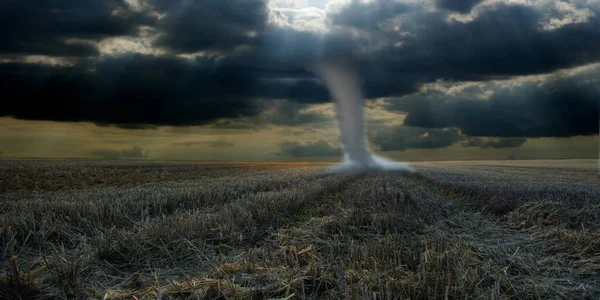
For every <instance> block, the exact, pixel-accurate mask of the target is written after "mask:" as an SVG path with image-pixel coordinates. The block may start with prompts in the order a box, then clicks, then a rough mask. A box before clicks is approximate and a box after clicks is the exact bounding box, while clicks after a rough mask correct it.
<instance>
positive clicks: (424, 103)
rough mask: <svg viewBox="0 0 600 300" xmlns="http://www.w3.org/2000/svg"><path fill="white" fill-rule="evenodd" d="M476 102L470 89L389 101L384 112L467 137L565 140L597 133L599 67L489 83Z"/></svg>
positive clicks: (426, 93) (409, 122)
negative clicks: (454, 130)
mask: <svg viewBox="0 0 600 300" xmlns="http://www.w3.org/2000/svg"><path fill="white" fill-rule="evenodd" d="M481 89H483V90H484V91H486V92H489V93H491V96H490V97H489V99H485V100H482V99H478V98H477V95H476V94H474V93H473V91H472V90H469V89H466V90H463V91H461V92H459V93H456V94H449V93H446V92H443V91H438V90H429V91H426V92H422V93H418V94H414V95H409V96H405V97H402V98H399V99H392V100H388V102H387V103H388V108H389V109H392V110H397V111H403V112H408V115H407V117H406V119H405V124H406V125H410V126H420V127H427V128H445V127H457V128H459V129H460V130H461V131H462V132H463V133H464V134H467V135H471V136H495V137H568V136H574V135H592V134H598V117H599V114H600V66H598V67H596V68H594V69H592V70H589V71H584V72H581V73H579V74H575V75H565V76H561V77H558V78H550V79H545V80H544V81H542V82H539V81H537V80H534V81H524V82H512V83H510V84H506V85H505V86H503V85H502V84H494V83H488V84H486V85H485V86H483V87H481Z"/></svg>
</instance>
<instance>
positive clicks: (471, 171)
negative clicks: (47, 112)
mask: <svg viewBox="0 0 600 300" xmlns="http://www.w3.org/2000/svg"><path fill="white" fill-rule="evenodd" d="M330 165H331V164H325V163H318V164H317V163H198V162H141V161H118V162H106V161H79V160H2V161H0V260H1V265H0V267H1V269H0V298H1V299H28V298H35V299H39V298H43V299H64V298H83V299H87V298H100V299H136V298H137V299H156V298H161V299H174V298H177V299H179V298H183V299H407V298H410V299H444V298H446V299H459V298H460V299H465V298H466V299H503V298H515V299H597V298H600V276H599V273H600V177H599V170H598V161H596V160H549V161H493V162H492V161H468V162H428V163H414V164H412V165H413V166H414V167H415V169H417V173H416V174H414V175H410V176H406V175H403V174H399V173H390V172H368V173H361V174H356V173H339V174H330V173H327V172H326V171H327V167H329V166H330Z"/></svg>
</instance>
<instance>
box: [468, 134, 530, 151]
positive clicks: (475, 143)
mask: <svg viewBox="0 0 600 300" xmlns="http://www.w3.org/2000/svg"><path fill="white" fill-rule="evenodd" d="M525 142H527V139H524V138H507V139H498V138H492V139H483V138H479V137H468V138H466V139H465V140H463V141H462V142H461V145H462V146H463V147H479V148H482V149H486V148H516V147H519V146H521V145H523V144H525Z"/></svg>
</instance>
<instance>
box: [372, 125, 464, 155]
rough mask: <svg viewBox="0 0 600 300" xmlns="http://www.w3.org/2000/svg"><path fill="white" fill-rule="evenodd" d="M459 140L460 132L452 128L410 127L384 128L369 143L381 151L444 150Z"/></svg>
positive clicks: (376, 132) (373, 135) (375, 133)
mask: <svg viewBox="0 0 600 300" xmlns="http://www.w3.org/2000/svg"><path fill="white" fill-rule="evenodd" d="M459 140H460V132H459V131H458V130H456V129H454V128H447V129H426V128H420V127H410V126H394V127H386V128H382V129H379V130H377V131H375V132H374V133H373V134H372V137H371V141H372V142H373V144H375V145H377V146H378V147H379V150H381V151H403V150H407V149H419V148H420V149H431V148H444V147H448V146H451V145H454V144H455V143H457V142H458V141H459Z"/></svg>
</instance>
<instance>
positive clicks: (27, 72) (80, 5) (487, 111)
mask: <svg viewBox="0 0 600 300" xmlns="http://www.w3.org/2000/svg"><path fill="white" fill-rule="evenodd" d="M480 2H481V1H477V0H469V1H454V0H436V1H434V4H435V5H436V6H437V8H439V9H433V10H432V9H429V7H428V6H426V5H423V4H419V2H403V1H384V0H380V1H371V2H369V3H362V4H361V3H357V4H350V5H347V6H345V7H342V8H340V9H339V10H332V11H328V13H329V14H328V15H327V17H326V19H325V20H324V21H325V22H326V23H325V24H328V25H324V26H326V27H327V28H328V29H329V31H328V32H315V31H310V30H309V29H310V26H308V25H307V23H310V22H314V21H315V19H314V18H317V17H318V15H319V14H314V11H313V12H310V13H311V15H308V14H309V11H296V12H294V13H293V14H290V13H283V11H282V10H275V9H269V8H268V7H267V1H265V0H196V1H193V0H185V1H184V0H173V1H167V0H146V1H141V3H142V5H141V7H139V8H135V7H130V6H129V5H128V4H127V3H126V2H125V1H120V0H107V1H100V0H95V1H75V0H67V1H62V0H61V1H59V0H45V1H42V0H25V1H15V0H7V1H3V2H2V3H0V41H1V42H0V54H4V55H22V54H46V55H51V56H79V57H86V58H85V59H80V60H79V61H78V63H77V64H76V66H75V67H73V68H61V67H50V66H40V65H30V64H16V63H12V64H0V79H1V82H2V83H0V85H1V86H2V88H4V89H5V91H7V92H10V93H11V94H12V95H15V96H13V99H14V100H13V101H12V102H11V103H10V104H8V105H3V106H2V107H0V116H16V117H19V118H24V119H44V120H58V121H92V122H97V123H101V124H120V125H119V126H129V127H131V126H134V125H132V124H138V123H142V124H150V125H192V124H204V123H207V122H211V121H214V120H216V119H220V118H235V117H239V116H257V115H259V114H260V111H258V109H257V108H256V106H255V105H254V102H255V100H256V99H288V100H289V101H292V102H299V103H305V104H306V103H323V102H326V101H328V99H329V95H328V93H327V91H326V90H325V89H324V88H323V86H322V84H321V83H320V82H319V81H318V80H316V79H315V78H313V76H312V74H310V73H309V72H307V71H305V70H304V69H303V67H305V64H306V63H307V62H309V61H311V60H313V59H317V58H323V57H339V56H345V55H348V56H352V57H353V58H354V59H355V61H356V63H357V65H358V68H359V70H360V72H361V75H362V76H363V79H364V81H363V86H364V89H365V95H366V97H367V98H377V97H402V96H406V95H413V94H414V93H415V92H417V91H418V88H419V86H420V85H421V84H424V83H431V82H435V81H436V80H438V79H444V80H447V81H463V80H470V81H487V80H489V79H491V78H499V77H500V78H503V77H507V76H515V75H528V74H541V73H549V72H553V71H555V70H557V69H559V68H568V67H574V66H581V65H585V64H589V63H593V62H597V61H599V60H600V23H599V19H598V16H599V14H600V6H598V5H592V4H589V5H588V7H586V6H585V5H586V4H584V2H582V1H569V2H568V3H567V6H566V7H568V9H567V10H564V9H563V10H562V11H561V10H560V9H558V8H556V7H555V6H552V5H550V4H548V5H545V6H544V5H537V6H528V5H520V4H507V3H503V2H497V3H494V4H491V5H488V4H481V5H479V6H477V8H476V13H475V12H473V16H472V18H473V19H472V20H467V21H464V22H461V21H448V17H449V14H451V13H453V12H460V13H468V12H469V11H470V10H471V9H472V8H473V7H474V6H475V5H477V4H479V3H480ZM546 2H548V3H551V1H546ZM349 3H350V1H349ZM407 3H408V4H407ZM540 3H541V2H540ZM563 6H564V5H563ZM585 9H587V10H585ZM159 15H160V16H162V17H161V18H159V17H158V16H159ZM299 20H300V21H299ZM552 20H554V21H552ZM548 22H554V23H552V24H551V25H552V26H549V27H548V26H547V27H548V28H544V26H543V24H550V23H548ZM140 26H149V27H151V28H152V30H151V31H152V32H153V33H156V34H157V36H158V38H157V39H156V40H155V41H154V42H153V46H154V47H158V48H161V49H163V50H166V51H167V52H168V54H167V55H166V56H164V57H156V56H143V55H131V54H128V55H117V56H113V57H106V56H105V57H98V56H97V55H98V50H97V48H96V46H95V44H94V43H95V42H97V41H100V40H102V39H104V38H107V37H117V36H123V37H127V36H130V37H134V36H137V35H139V32H140ZM302 26H304V27H302ZM196 52H204V53H207V55H211V56H205V57H204V58H202V59H196V60H194V61H186V60H184V59H181V58H176V57H174V56H173V55H174V54H181V53H188V54H189V53H196ZM588 76H595V77H594V78H597V76H598V74H597V73H593V74H589V75H588ZM551 91H552V92H551ZM594 93H595V90H594V89H593V88H592V87H589V86H581V85H578V84H575V83H573V82H572V83H563V82H560V81H552V80H550V81H547V82H546V83H544V88H543V89H542V88H540V89H537V90H536V89H535V87H530V89H529V90H525V89H521V90H519V93H512V94H510V95H509V94H506V95H502V92H501V91H499V92H498V93H497V94H495V95H494V96H493V97H492V98H490V99H489V100H485V101H482V100H475V99H472V98H468V97H466V96H465V97H462V98H460V99H459V98H456V97H454V96H452V95H446V94H441V95H434V94H431V93H430V94H428V95H422V94H416V95H413V96H411V97H405V98H406V99H404V98H403V100H401V101H399V102H398V103H396V104H391V106H390V108H391V109H395V110H401V111H406V112H408V113H409V116H408V118H407V125H411V126H423V127H457V128H460V129H461V131H462V132H463V133H466V134H470V135H474V136H505V137H513V136H531V137H534V136H570V135H577V134H593V133H597V132H598V128H597V126H594V128H592V127H591V126H588V125H585V124H584V123H586V122H588V121H590V120H591V119H592V118H597V111H598V108H597V105H596V103H597V96H594ZM596 95H597V94H596ZM51 96H52V98H50V97H51ZM594 97H596V98H594ZM50 99H58V100H50ZM411 99H412V100H411ZM594 105H596V106H594ZM59 106H60V107H63V108H62V109H58V107H59ZM424 107H426V108H427V109H425V108H424ZM448 111H450V112H452V114H450V113H448ZM594 113H596V116H595V117H594V116H593V114H594ZM292 115H293V113H292ZM296 115H297V114H296ZM499 116H505V117H503V118H501V117H499ZM275 121H277V120H275ZM298 122H300V123H302V122H303V120H299V121H298ZM280 123H281V122H280ZM284 123H285V122H284ZM592 123H594V124H595V122H592ZM289 125H294V124H289Z"/></svg>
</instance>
